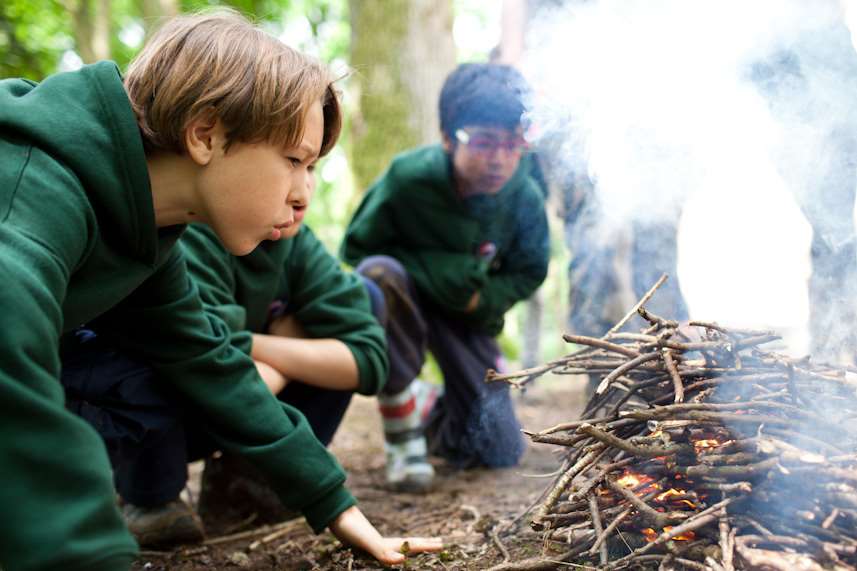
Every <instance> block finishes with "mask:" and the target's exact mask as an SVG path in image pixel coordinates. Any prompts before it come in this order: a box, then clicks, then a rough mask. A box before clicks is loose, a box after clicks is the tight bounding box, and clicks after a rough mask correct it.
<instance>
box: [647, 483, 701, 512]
mask: <svg viewBox="0 0 857 571" xmlns="http://www.w3.org/2000/svg"><path fill="white" fill-rule="evenodd" d="M686 494H687V492H686V491H685V490H678V489H676V488H670V489H669V490H667V491H665V492H661V493H660V494H658V495H657V496H655V501H658V502H666V501H669V500H671V499H673V498H675V496H684V495H686ZM674 501H675V502H676V503H680V504H684V505H686V506H687V507H689V508H696V504H694V503H693V502H692V501H690V500H688V499H687V498H685V497H680V498H678V499H675V500H674Z"/></svg>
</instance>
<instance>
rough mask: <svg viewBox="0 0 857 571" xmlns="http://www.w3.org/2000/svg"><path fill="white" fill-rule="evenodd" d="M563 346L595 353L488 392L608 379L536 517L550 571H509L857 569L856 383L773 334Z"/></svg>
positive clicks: (690, 332) (651, 336) (677, 329)
mask: <svg viewBox="0 0 857 571" xmlns="http://www.w3.org/2000/svg"><path fill="white" fill-rule="evenodd" d="M637 312H638V313H639V315H640V316H642V317H643V319H645V320H646V321H647V322H648V324H649V326H648V327H647V328H645V329H643V330H642V331H640V332H639V333H627V332H618V331H615V330H617V329H618V328H614V330H611V333H609V334H608V335H606V336H604V337H602V338H598V339H596V338H589V337H580V336H571V335H568V336H566V340H567V341H569V342H572V343H576V344H579V345H583V346H585V348H584V349H582V350H580V351H578V352H576V353H573V354H571V355H569V356H567V357H565V358H563V359H559V360H557V361H554V362H552V363H548V364H547V365H545V366H543V367H539V368H537V369H532V370H528V371H522V372H520V373H516V374H511V375H496V374H492V375H491V378H490V379H489V380H493V381H505V382H508V383H511V384H514V385H518V386H521V385H525V384H526V383H528V382H529V381H531V380H532V379H534V378H536V377H537V376H539V375H541V374H543V373H545V372H547V371H553V372H554V373H558V374H580V373H585V374H588V375H590V376H593V375H597V376H598V378H599V379H600V385H599V386H598V389H597V390H596V393H595V395H594V396H593V397H592V400H591V401H590V402H589V404H588V406H587V408H586V411H585V412H584V414H583V416H582V417H581V419H580V420H577V421H573V422H568V423H565V424H562V425H558V426H555V427H553V428H549V429H547V430H543V431H541V432H537V433H528V435H529V436H530V438H531V439H532V440H533V441H534V442H541V443H549V444H553V445H556V446H560V447H564V451H563V454H564V463H563V466H562V469H561V471H560V473H559V475H558V477H557V478H556V479H555V480H554V481H553V483H552V485H551V486H550V487H549V488H548V489H547V490H546V491H545V495H544V496H543V500H542V501H541V503H540V505H538V506H537V507H536V508H535V510H534V512H533V514H534V515H533V516H532V521H531V524H532V527H533V528H534V529H536V530H537V531H541V532H543V534H544V539H545V546H546V547H545V549H546V552H545V554H544V555H543V556H542V557H541V558H537V559H536V560H528V561H526V562H517V563H510V564H506V565H504V566H503V568H508V569H514V568H518V569H536V568H550V566H551V562H556V568H562V569H566V568H569V567H568V565H569V564H572V565H585V566H588V567H590V568H599V569H611V570H612V569H627V568H632V569H705V570H715V571H720V570H732V569H765V570H768V569H777V570H792V569H806V570H813V569H818V570H821V569H837V570H838V569H843V570H844V569H855V565H857V397H855V386H857V382H855V380H857V375H855V374H854V372H853V371H850V370H843V369H837V368H835V367H829V366H823V365H819V364H814V363H812V362H811V361H810V360H809V359H808V358H804V359H791V358H787V357H784V356H781V355H778V354H774V353H771V352H767V351H764V350H762V349H761V348H760V345H762V344H764V343H766V342H769V341H773V340H776V339H778V337H777V336H776V335H774V334H773V333H771V332H766V331H747V330H738V329H726V328H724V327H721V326H719V325H717V324H715V323H703V322H690V323H685V324H682V325H681V326H679V324H678V323H676V322H675V321H670V320H667V319H664V318H661V317H658V316H656V315H653V314H651V313H650V312H648V311H646V310H645V309H644V308H643V307H642V304H640V306H639V308H638V309H637Z"/></svg>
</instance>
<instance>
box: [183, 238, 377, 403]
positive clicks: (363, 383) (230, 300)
mask: <svg viewBox="0 0 857 571" xmlns="http://www.w3.org/2000/svg"><path fill="white" fill-rule="evenodd" d="M180 243H181V245H182V248H183V249H184V251H185V255H186V257H187V260H188V270H189V271H190V275H191V277H192V278H193V280H194V281H195V282H196V285H197V287H199V291H200V295H201V297H202V301H203V303H205V304H206V308H207V309H210V310H211V311H212V312H214V313H216V314H217V315H218V316H220V318H221V319H223V321H224V322H226V324H227V325H228V326H229V330H230V332H231V338H232V344H233V345H234V346H236V347H238V348H239V349H241V350H242V351H244V352H245V353H247V354H250V350H251V345H252V333H265V332H266V327H267V325H268V314H269V310H270V308H271V304H272V303H273V302H281V303H285V304H286V311H287V312H288V313H290V314H292V315H294V316H295V317H296V318H297V320H298V321H299V322H300V324H301V325H302V326H303V328H304V331H306V333H307V335H309V336H310V337H312V338H317V339H338V340H339V341H342V342H343V343H345V345H346V346H347V347H348V349H350V350H351V353H352V354H353V355H354V360H355V361H356V363H357V370H358V373H359V386H358V389H357V392H359V393H362V394H364V395H374V394H378V392H380V390H381V389H382V388H383V386H384V382H385V381H386V380H387V370H388V367H389V365H388V362H387V344H386V340H385V337H384V330H383V329H382V328H381V326H380V325H379V324H378V322H377V321H376V320H375V317H374V316H373V315H372V308H371V306H370V303H369V295H368V294H367V292H366V288H365V286H364V285H363V282H362V280H361V279H360V278H359V277H358V276H357V275H355V274H353V273H350V272H346V271H344V270H343V269H342V267H341V265H340V263H339V262H338V261H337V259H336V258H334V257H333V256H332V255H330V253H329V252H328V251H327V250H326V249H325V247H324V245H323V244H322V243H321V242H319V240H318V238H316V236H315V234H313V232H312V230H310V229H309V227H308V226H306V225H304V226H303V227H301V229H300V230H299V231H298V233H297V235H296V236H295V237H294V238H291V239H288V240H278V241H276V242H270V241H266V242H262V243H261V244H260V245H259V247H258V248H256V249H255V250H253V252H251V253H250V254H248V255H246V256H234V255H232V254H230V253H229V252H228V251H226V249H225V248H224V247H223V245H222V244H221V243H220V240H218V238H217V235H215V233H214V232H213V231H212V230H211V229H210V228H209V227H207V226H202V225H198V224H192V225H191V226H190V227H189V228H188V230H187V232H185V233H184V234H183V235H182V238H181V242H180Z"/></svg>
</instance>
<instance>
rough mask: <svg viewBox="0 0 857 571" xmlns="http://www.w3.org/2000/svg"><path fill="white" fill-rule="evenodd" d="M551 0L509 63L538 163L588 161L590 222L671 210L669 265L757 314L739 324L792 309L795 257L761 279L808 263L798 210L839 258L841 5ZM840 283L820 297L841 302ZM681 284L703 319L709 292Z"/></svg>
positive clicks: (851, 66)
mask: <svg viewBox="0 0 857 571" xmlns="http://www.w3.org/2000/svg"><path fill="white" fill-rule="evenodd" d="M543 4H549V2H543ZM561 4H562V6H560V7H556V8H546V9H543V10H541V11H540V12H539V13H537V14H536V15H535V17H534V20H533V21H532V22H531V23H530V25H529V30H528V33H527V38H528V40H527V42H528V49H527V51H526V53H525V59H524V63H523V65H522V68H523V69H524V70H525V72H526V73H527V75H528V76H529V78H530V80H531V81H532V83H533V85H534V86H536V91H537V96H536V100H535V101H534V105H533V108H532V119H533V122H534V124H535V125H537V126H538V127H537V129H538V131H537V133H538V134H539V135H540V136H542V137H544V139H543V143H545V144H549V145H553V146H554V148H560V149H561V150H560V152H559V153H551V156H552V159H553V162H554V165H552V166H553V167H556V162H557V161H560V162H561V164H562V169H561V170H567V171H572V172H576V173H578V174H579V173H581V172H585V173H588V175H589V176H590V178H591V179H592V181H593V182H594V184H595V188H596V192H597V197H598V200H599V204H600V205H601V210H600V230H601V231H602V232H603V234H604V236H605V237H606V236H610V235H611V233H612V232H613V230H614V229H615V228H617V227H618V228H621V227H627V226H628V225H630V224H633V223H635V222H642V223H650V222H655V221H663V220H665V221H668V222H670V221H674V220H675V219H677V218H678V217H679V216H680V215H681V216H682V217H683V220H682V229H683V230H682V232H683V233H684V234H685V235H693V236H694V237H695V242H694V243H695V244H696V246H695V247H694V248H693V249H691V250H690V251H687V249H686V248H685V249H682V250H680V260H679V262H680V265H681V267H682V268H687V267H692V268H695V272H694V273H689V275H683V276H682V279H683V280H684V281H685V284H684V285H685V289H686V290H687V291H691V290H694V288H695V287H696V286H695V285H694V284H697V285H698V284H701V283H703V281H705V282H708V283H711V282H716V283H718V287H720V290H719V291H721V292H722V293H723V294H725V297H727V298H729V299H730V302H731V303H732V305H733V306H735V305H736V304H738V303H739V301H741V299H739V298H743V301H744V302H746V303H748V304H750V305H751V306H752V307H753V309H755V311H756V314H755V317H754V319H755V320H756V321H760V320H761V321H767V322H768V323H758V322H757V323H754V324H753V325H774V326H776V325H779V323H777V320H778V319H779V320H781V319H782V314H783V313H785V312H792V313H795V312H796V313H798V314H801V313H802V312H803V313H805V311H806V302H805V298H806V294H805V288H806V282H805V279H806V277H807V272H808V270H806V271H803V273H801V272H800V271H798V272H797V273H794V272H792V273H791V274H789V273H784V274H782V275H790V276H793V277H794V279H791V280H789V282H788V283H780V284H777V285H776V286H775V288H776V289H777V291H776V292H772V289H774V284H770V283H768V282H767V281H765V277H766V276H767V277H770V276H774V275H780V274H778V273H777V272H778V271H779V270H780V269H782V268H784V267H786V266H789V265H791V266H795V265H796V266H800V267H805V266H807V262H806V260H807V258H808V255H809V253H808V249H809V240H810V235H811V231H810V223H808V222H807V219H806V218H805V217H804V216H802V215H801V212H802V210H803V212H809V219H810V220H811V224H812V226H813V227H814V229H815V231H816V243H815V245H819V244H820V245H821V246H823V247H825V248H828V249H829V250H830V252H832V254H831V257H832V258H834V259H838V260H839V262H841V259H842V256H845V257H846V258H848V259H849V260H850V261H849V263H848V265H849V267H850V265H853V262H854V260H851V258H853V257H854V248H853V236H854V222H853V214H852V211H853V200H852V199H849V198H848V193H849V192H853V190H854V188H855V184H857V176H855V174H857V54H855V51H854V47H853V42H852V39H851V35H850V32H849V29H848V27H847V26H846V22H847V18H846V16H847V10H844V9H843V4H841V3H840V2H839V1H838V0H752V1H747V0H719V1H717V2H712V1H709V0H600V1H595V0H591V1H583V0H579V1H571V2H568V1H567V2H564V3H561ZM845 7H846V8H847V6H845ZM843 189H844V190H843ZM822 195H824V197H822ZM829 195H830V196H829ZM715 203H718V204H721V205H723V204H724V203H728V207H729V209H731V210H730V211H729V213H728V214H727V215H726V218H722V217H721V218H720V219H716V220H715V219H713V218H712V217H711V216H710V215H709V214H710V212H707V211H706V209H707V207H708V205H711V204H715ZM694 205H696V206H695V207H694ZM700 205H701V206H700ZM849 208H850V209H851V210H848V209H849ZM801 209H802V210H801ZM844 210H848V212H847V213H845V212H844ZM691 223H692V224H691ZM761 228H763V230H760V229H761ZM683 243H684V242H683ZM786 243H788V244H789V246H788V247H786V248H785V249H783V247H782V246H783V244H786ZM724 250H726V252H724ZM846 250H847V251H846ZM843 252H844V253H843ZM739 254H740V255H739ZM836 256H839V258H836ZM693 257H696V258H697V259H695V260H694V259H692V258H693ZM700 257H702V258H703V259H702V260H700V259H698V258H700ZM802 264H803V265H802ZM703 273H704V274H705V275H703ZM753 276H758V277H757V278H754V277H753ZM854 278H855V276H854V275H852V274H848V275H843V276H842V279H849V280H852V281H853V279H854ZM754 280H755V281H754ZM756 281H758V282H759V284H756V283H755V282H756ZM757 285H758V287H756V286H757ZM697 289H698V288H697ZM834 289H835V288H834ZM712 291H713V290H712ZM798 291H802V292H804V293H803V294H802V299H801V300H800V302H797V303H796V304H793V305H792V306H791V307H776V306H773V305H770V306H768V305H766V304H769V303H770V302H771V300H773V299H775V298H776V297H777V296H775V295H771V294H772V293H783V292H792V294H794V293H795V292H798ZM853 291H855V290H854V289H853V288H852V289H848V290H847V292H845V293H843V292H841V291H839V292H837V291H834V290H831V295H832V296H834V297H837V301H838V303H842V304H846V305H850V306H854V305H855V304H857V298H851V297H850V296H851V293H852V292H853ZM688 297H690V299H689V301H690V302H691V312H692V314H696V313H697V312H696V309H700V313H705V315H696V316H698V317H706V318H718V316H717V315H711V314H710V312H711V311H718V310H719V309H718V308H721V309H722V307H723V306H719V305H717V304H716V303H712V300H711V299H706V298H710V297H711V294H707V295H705V296H699V295H697V298H696V300H694V299H693V298H692V297H691V296H688ZM793 297H794V295H793V296H792V298H793ZM845 298H849V299H845ZM695 301H696V302H695ZM766 307H767V310H765V308H766ZM777 312H780V315H779V316H778V315H777ZM805 317H806V316H805V315H803V318H804V320H805ZM843 317H845V316H843ZM829 319H830V318H829V316H828V322H829ZM840 321H841V320H840ZM827 327H828V328H833V327H834V325H833V324H830V323H828V324H827ZM836 327H844V328H853V324H852V323H845V324H842V323H837V324H836ZM842 336H847V334H845V333H843V334H842V335H840V337H842ZM798 345H800V344H798Z"/></svg>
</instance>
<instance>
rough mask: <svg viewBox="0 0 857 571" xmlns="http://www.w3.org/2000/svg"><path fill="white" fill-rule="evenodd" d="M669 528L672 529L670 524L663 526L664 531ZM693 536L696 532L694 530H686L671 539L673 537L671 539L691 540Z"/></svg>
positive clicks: (694, 536)
mask: <svg viewBox="0 0 857 571" xmlns="http://www.w3.org/2000/svg"><path fill="white" fill-rule="evenodd" d="M671 529H672V526H671V525H668V526H666V527H664V533H669V531H670V530H671ZM695 538H696V534H695V533H694V532H692V531H686V532H684V533H680V534H678V535H676V536H675V537H673V538H672V539H673V541H691V540H693V539H695Z"/></svg>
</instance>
